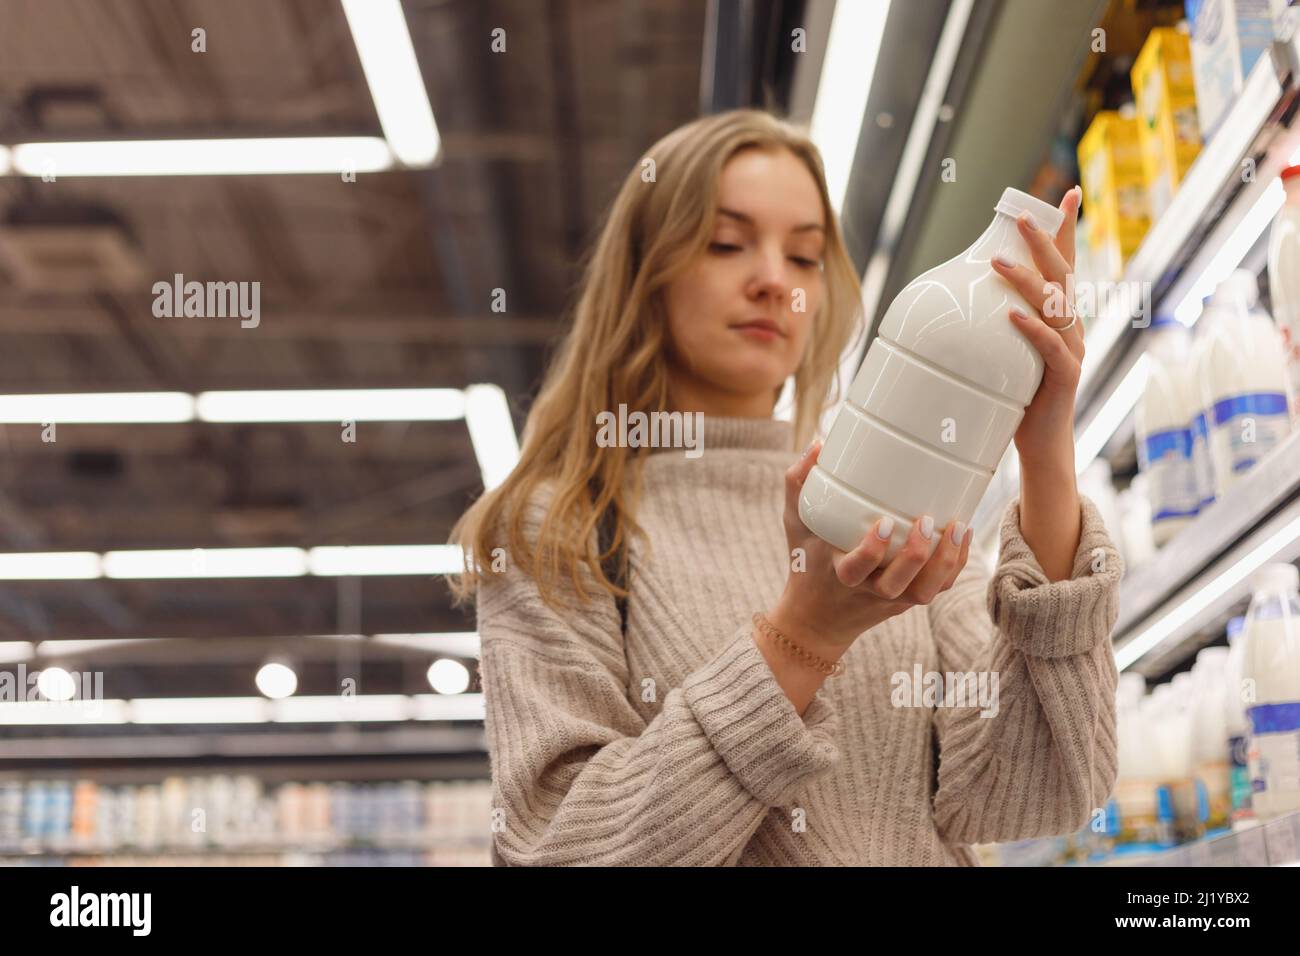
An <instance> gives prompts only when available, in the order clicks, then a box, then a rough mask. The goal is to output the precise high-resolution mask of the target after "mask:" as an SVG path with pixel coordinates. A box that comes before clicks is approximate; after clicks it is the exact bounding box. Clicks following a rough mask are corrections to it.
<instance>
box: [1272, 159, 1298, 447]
mask: <svg viewBox="0 0 1300 956" xmlns="http://www.w3.org/2000/svg"><path fill="white" fill-rule="evenodd" d="M1282 188H1283V190H1284V191H1285V193H1286V201H1285V202H1284V203H1283V204H1282V208H1281V210H1280V211H1279V212H1278V214H1277V218H1276V219H1274V220H1273V229H1272V232H1271V233H1270V234H1269V237H1268V288H1269V298H1270V299H1271V300H1272V303H1273V318H1274V319H1276V320H1277V325H1278V329H1279V330H1280V331H1281V333H1282V341H1283V347H1284V348H1285V349H1286V357H1287V372H1288V377H1289V379H1290V383H1291V418H1292V421H1295V420H1296V419H1297V418H1300V166H1288V167H1287V168H1286V169H1284V170H1282Z"/></svg>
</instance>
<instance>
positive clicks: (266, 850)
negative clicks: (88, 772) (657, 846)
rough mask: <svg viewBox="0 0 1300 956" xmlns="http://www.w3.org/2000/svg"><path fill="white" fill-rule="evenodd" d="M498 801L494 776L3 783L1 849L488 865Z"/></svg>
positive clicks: (189, 859)
mask: <svg viewBox="0 0 1300 956" xmlns="http://www.w3.org/2000/svg"><path fill="white" fill-rule="evenodd" d="M491 800H492V792H491V783H490V781H486V780H475V781H438V782H431V783H427V784H426V783H421V782H419V781H415V780H404V781H399V782H388V783H343V782H338V783H333V784H328V783H325V782H322V781H315V782H312V783H307V784H304V783H299V782H292V781H291V782H287V783H282V784H280V785H279V786H277V787H274V788H268V787H265V786H263V784H262V783H261V781H259V780H258V779H257V778H255V777H251V776H239V777H231V776H228V775H226V774H214V775H211V776H193V777H189V778H182V777H168V778H166V779H164V780H163V781H162V782H161V784H157V783H145V784H128V785H124V786H103V785H100V784H97V783H95V782H94V781H91V780H78V781H75V782H74V781H68V780H52V781H50V780H33V781H29V782H27V783H10V784H0V854H9V855H13V856H16V857H17V858H18V859H19V860H23V859H36V860H41V859H45V858H48V857H49V856H50V855H54V856H66V857H68V858H69V859H70V860H73V861H76V862H77V863H79V864H80V863H91V864H100V863H104V864H107V863H112V864H114V865H117V864H122V863H128V864H130V863H132V862H134V863H135V864H136V865H156V864H159V863H163V864H165V865H168V866H187V865H201V866H224V865H236V866H254V865H320V864H323V865H349V864H348V863H347V862H346V861H351V863H352V864H356V865H375V866H380V865H382V866H412V865H425V864H433V863H435V862H436V863H437V865H448V864H454V865H472V866H485V865H488V864H489V863H490V859H489V855H488V849H487V842H488V838H489V834H490V825H491ZM435 808H440V810H441V812H440V813H439V814H437V815H435V814H434V809H435ZM209 821H211V822H212V823H213V824H215V825H209ZM186 850H191V851H194V853H193V855H189V854H187V853H186V852H184V851H186ZM79 854H81V855H79Z"/></svg>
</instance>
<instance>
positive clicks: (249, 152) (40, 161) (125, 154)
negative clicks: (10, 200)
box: [13, 136, 393, 176]
mask: <svg viewBox="0 0 1300 956" xmlns="http://www.w3.org/2000/svg"><path fill="white" fill-rule="evenodd" d="M392 165H393V154H392V151H391V150H390V149H389V147H388V144H387V143H385V142H384V141H383V140H382V139H380V138H379V137H377V136H285V137H271V138H260V139H252V138H249V139H163V140H105V141H101V142H76V143H21V144H19V145H16V146H14V147H13V171H14V172H16V173H18V174H20V175H23V176H44V175H49V174H53V175H55V176H240V175H242V176H256V175H275V174H287V173H288V174H291V173H332V174H334V175H336V176H337V175H339V174H340V173H344V172H354V173H373V172H379V171H380V170H384V169H389V168H391V167H392Z"/></svg>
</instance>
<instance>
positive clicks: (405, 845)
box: [0, 835, 491, 861]
mask: <svg viewBox="0 0 1300 956" xmlns="http://www.w3.org/2000/svg"><path fill="white" fill-rule="evenodd" d="M490 844H491V840H490V839H489V838H488V837H487V836H486V835H485V836H473V837H471V836H465V837H438V838H430V837H427V836H412V837H409V838H405V839H404V838H400V837H384V838H375V839H352V840H317V841H312V840H302V841H291V840H284V841H278V842H269V843H266V842H263V843H247V844H236V845H231V846H221V845H217V844H203V845H197V846H136V845H132V846H123V847H114V848H111V849H109V848H99V847H76V846H33V847H27V848H21V849H16V848H12V847H11V848H6V849H0V861H3V860H17V859H47V858H50V857H96V858H97V857H121V856H131V857H138V856H157V857H168V856H267V855H272V854H277V853H306V854H323V853H347V852H356V851H383V852H389V851H391V852H400V851H407V852H428V851H431V850H464V849H469V850H474V849H481V850H486V849H488V847H489V845H490Z"/></svg>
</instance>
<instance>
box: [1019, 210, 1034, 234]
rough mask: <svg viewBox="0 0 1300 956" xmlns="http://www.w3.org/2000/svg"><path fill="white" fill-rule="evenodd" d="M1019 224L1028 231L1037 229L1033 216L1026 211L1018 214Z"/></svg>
mask: <svg viewBox="0 0 1300 956" xmlns="http://www.w3.org/2000/svg"><path fill="white" fill-rule="evenodd" d="M1020 224H1021V225H1022V226H1024V227H1025V228H1026V229H1028V230H1029V231H1030V232H1037V231H1038V223H1036V222H1034V217H1033V216H1031V215H1029V213H1027V212H1026V213H1021V214H1020Z"/></svg>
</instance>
